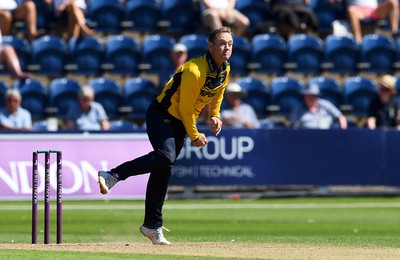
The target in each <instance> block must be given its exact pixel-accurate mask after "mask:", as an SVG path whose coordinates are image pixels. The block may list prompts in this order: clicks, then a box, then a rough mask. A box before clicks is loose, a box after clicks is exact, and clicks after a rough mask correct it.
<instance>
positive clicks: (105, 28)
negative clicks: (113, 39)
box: [87, 0, 124, 33]
mask: <svg viewBox="0 0 400 260" xmlns="http://www.w3.org/2000/svg"><path fill="white" fill-rule="evenodd" d="M123 17H124V11H123V5H122V2H121V1H110V0H89V1H88V17H87V18H88V19H87V20H89V22H88V23H89V24H90V26H92V27H94V28H95V30H96V32H101V33H120V32H121V31H122V26H121V23H122V20H123Z"/></svg>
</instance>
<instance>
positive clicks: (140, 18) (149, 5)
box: [124, 0, 161, 33]
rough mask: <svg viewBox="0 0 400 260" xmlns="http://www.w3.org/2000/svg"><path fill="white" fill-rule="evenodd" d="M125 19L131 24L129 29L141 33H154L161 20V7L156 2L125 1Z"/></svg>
mask: <svg viewBox="0 0 400 260" xmlns="http://www.w3.org/2000/svg"><path fill="white" fill-rule="evenodd" d="M124 10H125V19H126V20H127V21H129V22H132V24H131V25H130V27H129V28H130V29H131V30H132V31H136V32H142V33H145V32H146V33H149V32H151V33H156V32H158V30H159V27H158V22H159V21H160V20H161V6H160V3H159V1H157V0H127V1H126V2H125V6H124Z"/></svg>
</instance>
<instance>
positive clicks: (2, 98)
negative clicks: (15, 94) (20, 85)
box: [0, 81, 8, 108]
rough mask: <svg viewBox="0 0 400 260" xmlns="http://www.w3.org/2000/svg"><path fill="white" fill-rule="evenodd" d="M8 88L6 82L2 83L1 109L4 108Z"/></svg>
mask: <svg viewBox="0 0 400 260" xmlns="http://www.w3.org/2000/svg"><path fill="white" fill-rule="evenodd" d="M7 89H8V87H7V85H6V83H5V82H3V81H0V108H2V107H4V94H5V93H6V91H7Z"/></svg>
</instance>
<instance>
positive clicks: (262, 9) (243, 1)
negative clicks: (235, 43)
mask: <svg viewBox="0 0 400 260" xmlns="http://www.w3.org/2000/svg"><path fill="white" fill-rule="evenodd" d="M235 8H236V9H237V10H238V11H240V12H241V13H242V14H244V15H245V16H246V17H247V18H249V20H250V26H249V28H247V32H248V33H255V32H256V31H257V30H258V28H257V27H258V26H259V25H260V24H262V23H263V22H264V21H266V20H267V19H269V18H270V13H269V10H268V4H267V1H264V0H240V1H236V5H235Z"/></svg>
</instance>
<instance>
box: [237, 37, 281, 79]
mask: <svg viewBox="0 0 400 260" xmlns="http://www.w3.org/2000/svg"><path fill="white" fill-rule="evenodd" d="M234 48H235V45H234ZM286 53H287V52H286V43H285V40H284V39H283V38H282V37H280V36H278V35H273V34H259V35H256V36H254V37H253V39H252V40H251V57H252V66H251V67H252V68H254V69H256V71H257V72H260V73H268V74H278V75H279V74H283V73H284V72H285V68H284V64H285V62H286V58H287V55H286Z"/></svg>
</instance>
